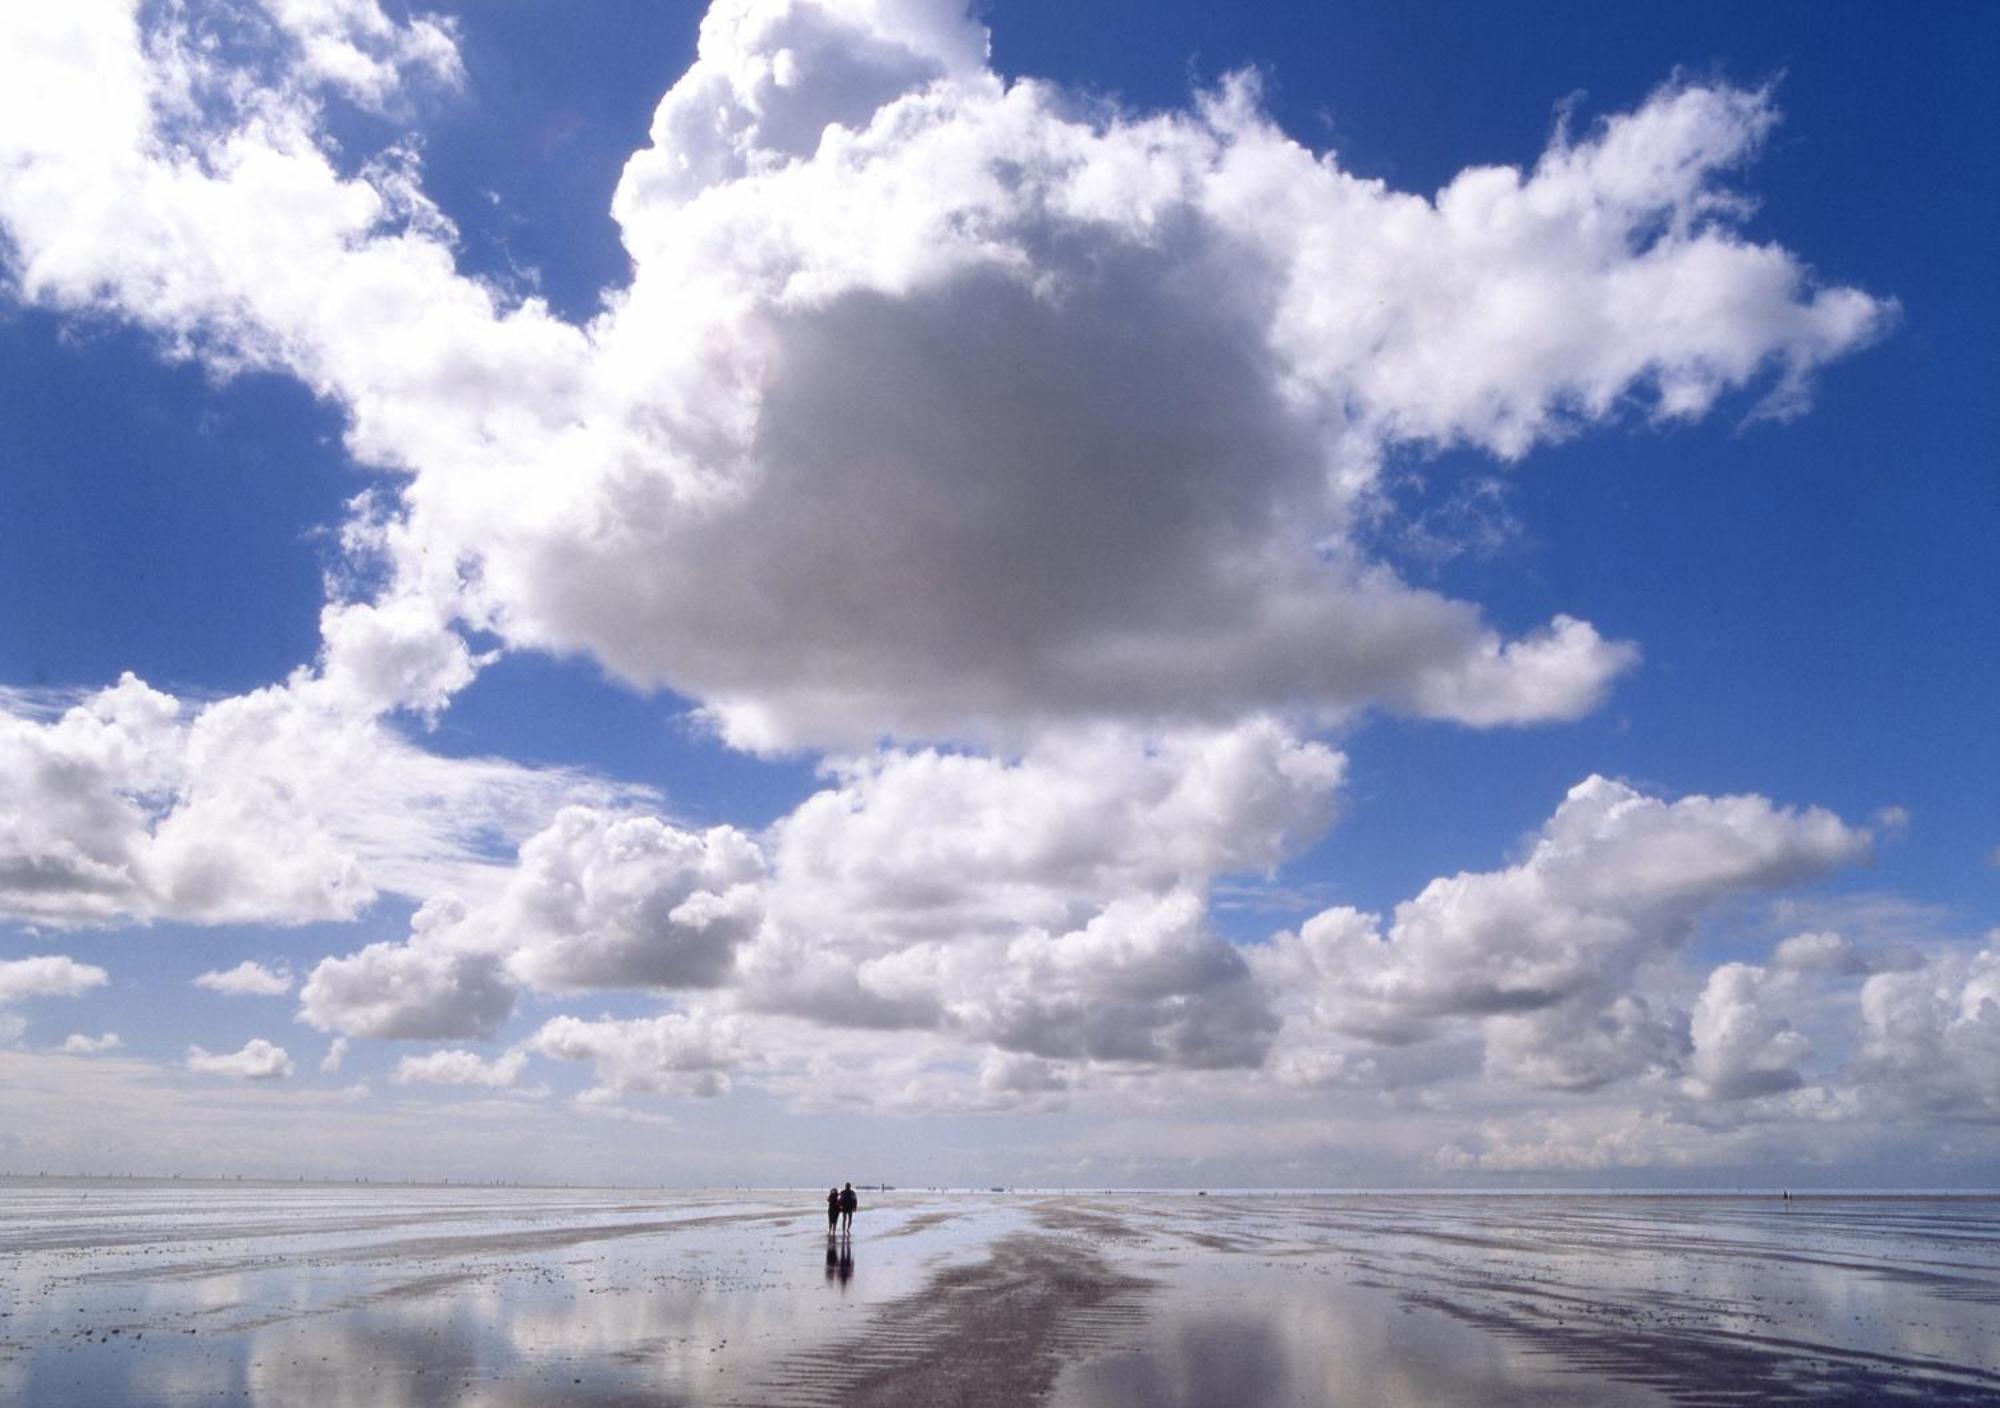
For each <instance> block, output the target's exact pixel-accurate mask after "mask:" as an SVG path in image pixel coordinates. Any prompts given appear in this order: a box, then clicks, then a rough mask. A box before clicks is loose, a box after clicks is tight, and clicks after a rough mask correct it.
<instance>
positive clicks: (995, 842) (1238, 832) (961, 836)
mask: <svg viewBox="0 0 2000 1408" xmlns="http://www.w3.org/2000/svg"><path fill="white" fill-rule="evenodd" d="M1344 765H1345V760H1344V759H1343V758H1342V756H1341V755H1340V754H1338V753H1336V752H1334V751H1333V750H1331V749H1329V748H1327V747H1325V746H1324V745H1321V744H1317V743H1308V742H1301V741H1300V740H1298V739H1297V738H1295V737H1293V736H1292V735H1291V734H1290V733H1288V732H1287V731H1286V730H1284V729H1283V728H1282V727H1280V726H1278V725H1276V724H1275V723H1273V722H1272V721H1270V720H1251V721H1249V722H1246V723H1244V724H1242V725H1240V726H1238V727H1236V728H1234V729H1228V730H1217V731H1185V732H1179V733H1173V734H1169V735H1166V736H1163V737H1158V738H1151V739H1149V738H1146V737H1144V736H1141V735H1135V734H1132V733H1130V732H1127V731H1123V730H1117V729H1105V728H1100V729H1094V730H1086V731H1081V732H1057V733H1053V734H1050V735H1046V736H1044V738H1043V739H1042V740H1041V742H1039V743H1038V744H1037V745H1036V747H1034V748H1033V749H1031V750H1030V751H1028V752H1027V753H1026V754H1025V755H1024V756H1022V757H1020V758H1019V759H1016V760H1013V761H1006V760H1002V759H997V758H991V757H983V756H976V755H966V754H950V753H942V752H938V751H935V750H922V751H916V752H902V751H885V752H882V753H879V754H876V755H874V756H872V757H869V758H865V759H855V760H850V761H848V762H846V763H844V764H841V765H840V766H839V767H837V768H836V769H835V770H834V779H835V782H836V784H837V785H835V786H832V787H829V788H827V789H825V790H823V791H821V792H820V793H818V794H816V795H815V796H813V797H811V798H809V799H808V800H807V801H806V802H805V803H803V804H802V805H801V806H800V807H798V808H797V809H796V810H795V811H794V812H793V813H792V814H791V815H789V816H787V817H786V818H784V819H783V820H781V821H780V822H779V823H778V824H777V825H776V826H774V827H773V829H772V835H771V856H772V865H773V878H772V881H771V883H770V886H769V890H768V894H767V899H766V921H765V924H764V926H763V927H762V928H761V929H760V930H759V932H758V934H757V937H756V938H755V939H754V940H753V941H752V942H751V943H750V944H749V945H748V946H747V947H746V948H745V949H744V950H743V953H742V955H741V959H740V964H739V968H740V973H741V980H742V986H741V994H742V998H743V1000H744V1001H745V1002H747V1003H748V1004H749V1005H751V1006H753V1007H757V1008H760V1009H764V1010H770V1011H782V1012H790V1013H794V1014H797V1015H800V1016H805V1017H808V1018H812V1019H814V1020H816V1021H820V1022H823V1023H828V1024H834V1025H851V1026H860V1027H923V1028H930V1029H933V1030H938V1031H945V1032H950V1033H953V1034H955V1035H957V1036H958V1037H960V1038H961V1039H965V1040H970V1041H973V1042H976V1043H992V1044H994V1045H997V1046H999V1047H1001V1048H1003V1049H1006V1050H1009V1051H1013V1052H1017V1053H1022V1054H1029V1055H1037V1056H1043V1057H1064V1058H1088V1059H1101V1060H1112V1061H1144V1062H1162V1063H1168V1064H1188V1065H1207V1064H1238V1063H1244V1062H1250V1063H1253V1064H1254V1061H1255V1059H1256V1057H1257V1056H1258V1055H1260V1054H1261V1051H1262V1047H1263V1044H1264V1042H1265V1041H1266V1040H1267V1038H1268V1034H1269V1031H1270V1029H1271V1026H1272V1021H1271V1019H1270V1018H1269V1015H1268V1013H1267V1012H1266V1011H1265V1010H1264V1005H1263V1003H1262V1000H1261V998H1260V996H1259V994H1258V993H1257V991H1256V988H1255V985H1254V984H1253V983H1252V982H1251V981H1250V977H1249V973H1248V970H1247V969H1246V968H1245V966H1244V964H1243V961H1242V959H1241V958H1240V956H1239V955H1238V954H1237V953H1236V951H1235V949H1233V948H1232V947H1231V946H1230V945H1229V944H1228V943H1226V942H1225V941H1223V940H1222V939H1221V938H1219V937H1218V936H1216V935H1215V934H1214V933H1213V932H1211V931H1210V929H1209V928H1208V926H1207V922H1206V902H1205V896H1206V890H1207V886H1208V884H1209V882H1210V880H1211V878H1212V877H1213V876H1215V875H1217V874H1224V873H1230V872H1242V871H1257V870H1267V869H1269V868H1271V867H1273V866H1275V865H1277V864H1278V863H1279V862H1280V861H1282V860H1283V859H1285V858H1286V857H1287V856H1289V855H1290V854H1292V853H1293V852H1294V851H1296V850H1297V849H1299V848H1300V847H1302V846H1304V845H1305V844H1307V843H1309V842H1310V841H1311V840H1313V839H1315V838H1316V837H1317V836H1318V835H1319V833H1320V832H1321V831H1322V830H1323V829H1324V828H1325V827H1326V826H1327V825H1328V824H1329V822H1330V821H1331V819H1332V815H1333V802H1334V796H1335V793H1336V791H1337V789H1338V787H1339V784H1340V781H1341V777H1342V774H1343V771H1344Z"/></svg>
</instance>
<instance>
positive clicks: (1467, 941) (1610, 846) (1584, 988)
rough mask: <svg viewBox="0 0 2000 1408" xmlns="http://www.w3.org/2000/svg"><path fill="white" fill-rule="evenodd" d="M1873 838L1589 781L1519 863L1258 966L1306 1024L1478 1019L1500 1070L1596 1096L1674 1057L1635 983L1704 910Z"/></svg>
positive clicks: (1285, 942) (1391, 1030)
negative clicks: (1386, 920)
mask: <svg viewBox="0 0 2000 1408" xmlns="http://www.w3.org/2000/svg"><path fill="white" fill-rule="evenodd" d="M1868 844H1869V836H1868V833H1867V832H1865V831H1860V830H1856V829H1854V828H1851V827H1848V826H1846V825H1844V824H1843V823H1842V822H1841V821H1840V820H1839V818H1837V817H1835V816H1833V815H1832V814H1831V813H1829V812H1825V811H1822V810H1820V809H1818V808H1809V809H1806V810H1803V811H1801V810H1797V809H1793V808H1783V807H1777V806H1774V805H1773V804H1772V803H1770V802H1769V801H1767V800H1766V799H1764V798H1762V797H1755V796H1739V797H1701V796H1695V797H1686V798H1683V799H1681V800H1679V801H1676V802H1666V801H1662V800H1660V799H1658V798H1653V797H1647V796H1644V795H1642V794H1641V793H1639V792H1637V791H1635V790H1633V789H1632V788H1631V787H1628V786H1626V785H1624V784H1622V783H1618V782H1612V781H1610V780H1608V779H1605V778H1601V777H1592V778H1589V779H1587V780H1586V781H1584V782H1582V783H1579V784H1578V785H1577V786H1576V787H1574V788H1572V789H1570V792H1569V795H1568V796H1567V797H1565V798H1564V800H1563V803H1562V805H1561V806H1560V807H1558V808H1557V809H1556V812H1555V814H1554V815H1553V816H1552V817H1551V818H1550V819H1549V820H1548V822H1547V823H1545V824H1544V825H1543V827H1542V828H1541V830H1540V832H1539V833H1538V834H1537V835H1536V837H1535V838H1534V840H1533V843H1532V846H1531V847H1530V849H1529V852H1528V854H1527V857H1526V858H1525V859H1524V860H1522V861H1521V862H1520V863H1519V864H1517V865H1513V866H1510V867H1508V868H1506V869H1504V870H1498V871H1489V872H1485V873H1477V874H1473V873H1467V874H1460V875H1455V876H1450V877H1443V878H1439V879H1437V880H1433V881H1432V882H1431V883H1430V884H1429V885H1427V886H1426V887H1425V888H1424V889H1423V891H1422V892H1421V893H1420V894H1418V895H1417V896H1416V897H1415V898H1414V899H1411V900H1406V901H1404V902H1403V903H1402V904H1400V905H1398V906H1397V907H1396V912H1395V916H1394V919H1393V921H1392V923H1391V924H1390V925H1389V926H1388V927H1387V929H1386V931H1385V930H1384V928H1383V926H1382V923H1381V920H1380V919H1379V917H1377V916H1375V915H1367V914H1361V913H1359V912H1357V911H1355V910H1352V909H1346V908H1336V909H1331V910H1327V911H1325V912H1323V913H1321V914H1319V915H1317V916H1315V917H1314V918H1313V919H1311V920H1308V921H1307V922H1306V923H1305V924H1304V925H1303V926H1301V928H1300V930H1299V931H1298V933H1297V934H1296V935H1293V934H1286V935H1281V936H1280V937H1279V939H1278V940H1277V941H1276V942H1274V943H1273V944H1272V945H1271V946H1270V948H1269V949H1268V950H1265V951H1263V952H1261V953H1258V954H1256V955H1255V956H1254V961H1255V962H1257V964H1258V966H1259V968H1260V971H1261V972H1262V973H1263V974H1264V976H1265V977H1266V980H1267V981H1268V982H1270V983H1271V984H1272V985H1273V986H1274V987H1275V988H1276V989H1277V990H1278V991H1281V992H1285V993H1287V994H1289V998H1290V1006H1291V1007H1292V1009H1293V1011H1294V1012H1295V1013H1296V1014H1297V1019H1298V1020H1299V1021H1301V1023H1302V1030H1306V1031H1309V1030H1315V1029H1316V1030H1320V1031H1325V1032H1331V1033H1334V1034H1338V1035H1341V1036H1345V1037H1347V1038H1350V1039H1356V1040H1360V1041H1363V1042H1375V1043H1398V1042H1409V1041H1416V1040H1420V1039H1422V1038H1424V1037H1426V1036H1429V1035H1431V1034H1433V1033H1434V1032H1436V1031H1438V1030H1440V1029H1441V1024H1442V1026H1443V1027H1444V1028H1447V1029H1448V1028H1449V1026H1450V1024H1451V1023H1453V1022H1454V1021H1464V1020H1466V1019H1473V1020H1479V1021H1481V1022H1482V1024H1483V1026H1484V1029H1485V1033H1486V1036H1487V1051H1486V1054H1487V1063H1488V1068H1489V1070H1490V1071H1491V1072H1492V1073H1494V1074H1496V1075H1500V1076H1506V1077H1512V1078H1515V1079H1523V1080H1526V1081H1528V1082H1530V1083H1534V1084H1544V1085H1552V1086H1556V1087H1561V1088H1571V1089H1587V1088H1589V1087H1591V1086H1593V1085H1598V1084H1602V1083H1604V1082H1606V1081H1610V1080H1614V1079H1619V1078H1622V1077H1626V1076H1630V1075H1633V1074H1637V1073H1639V1072H1642V1071H1645V1070H1666V1069H1671V1068H1672V1067H1673V1066H1674V1064H1675V1063H1676V1061H1677V1060H1678V1058H1679V1056H1680V1054H1681V1051H1680V1048H1681V1046H1682V1043H1683V1042H1684V1040H1685V1038H1683V1037H1681V1036H1680V1035H1679V1034H1678V1023H1677V1022H1676V1021H1675V1020H1673V1018H1672V1016H1671V1015H1670V1014H1667V1013H1661V1012H1656V1011H1654V1010H1653V1009H1652V1008H1651V1007H1649V1006H1648V1004H1647V1003H1646V1002H1645V1001H1644V1000H1643V999H1642V998H1639V997H1636V996H1634V995H1632V994H1631V993H1630V992H1629V987H1630V983H1631V980H1632V978H1633V976H1634V975H1635V973H1637V972H1638V971H1639V970H1640V969H1641V968H1642V967H1643V966H1645V965H1647V964H1649V963H1656V962H1660V961H1663V960H1665V959H1667V958H1669V957H1670V956H1671V955H1672V954H1673V953H1674V951H1675V950H1676V949H1677V948H1678V947H1679V945H1680V944H1681V943H1682V942H1683V941H1684V940H1685V939H1686V938H1687V936H1688V934H1689V932H1690V930H1691V927H1692V925H1693V924H1694V922H1695V920H1696V919H1697V918H1698V917H1699V916H1700V915H1701V914H1702V913H1703V912H1704V911H1705V910H1707V909H1709V908H1711V907H1713V906H1715V905H1716V904H1718V903H1719V902H1721V901H1724V900H1726V899H1728V898H1730V897H1731V896H1733V895H1736V894H1739V893H1742V892H1744V891H1747V890H1753V889H1759V888H1770V887H1776V886H1779V885H1784V884H1790V883H1794V882H1797V881H1801V880H1805V879H1808V878H1810V877H1812V876H1814V875H1817V874H1820V873H1823V872H1824V871H1826V870H1828V869H1830V868H1832V867H1834V866H1837V865H1840V864H1844V863H1847V862H1850V861H1853V860H1856V859H1858V858H1860V857H1861V856H1862V855H1863V854H1865V853H1866V851H1867V848H1868ZM1723 996H1724V994H1722V993H1720V992H1718V994H1717V1000H1718V1001H1721V1000H1722V998H1723ZM1717 1020H1718V1021H1720V1020H1721V1017H1720V1014H1719V1013H1718V1015H1717ZM1712 1035H1717V1036H1718V1037H1719V1032H1718V1033H1715V1034H1712ZM1718 1073H1719V1068H1718Z"/></svg>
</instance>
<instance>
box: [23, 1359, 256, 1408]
mask: <svg viewBox="0 0 2000 1408" xmlns="http://www.w3.org/2000/svg"><path fill="white" fill-rule="evenodd" d="M239 1369H240V1366H239V1364H238V1361H237V1358H236V1356H235V1355H234V1354H216V1353H214V1352H213V1351H212V1349H211V1350H209V1351H204V1352H202V1353H201V1354H200V1355H199V1356H198V1357H197V1355H195V1354H194V1353H190V1352H187V1351H183V1352H181V1353H179V1354H168V1355H166V1356H164V1357H163V1356H161V1355H159V1354H157V1353H154V1352H150V1351H149V1352H148V1353H147V1354H146V1355H145V1356H144V1357H143V1358H141V1359H140V1360H138V1361H137V1363H136V1365H135V1366H134V1368H133V1371H132V1383H133V1401H134V1402H136V1403H217V1402H220V1401H221V1400H222V1399H224V1398H230V1397H234V1396H235V1395H236V1392H237V1389H238V1387H239V1385H238V1376H239ZM5 1388H6V1381H5V1379H0V1400H6V1401H9V1402H11V1401H13V1400H12V1399H11V1398H9V1397H8V1395H7V1394H6V1392H5Z"/></svg>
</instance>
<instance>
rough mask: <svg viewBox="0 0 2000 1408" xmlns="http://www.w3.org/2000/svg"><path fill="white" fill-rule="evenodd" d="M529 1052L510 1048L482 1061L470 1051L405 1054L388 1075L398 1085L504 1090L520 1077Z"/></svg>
mask: <svg viewBox="0 0 2000 1408" xmlns="http://www.w3.org/2000/svg"><path fill="white" fill-rule="evenodd" d="M527 1061H528V1053H527V1052H525V1051H510V1052H508V1053H507V1054H506V1055H504V1056H498V1057H495V1058H494V1059H493V1060H491V1061H483V1060H481V1059H480V1058H479V1056H478V1054H477V1053H476V1052H472V1051H459V1050H450V1051H433V1052H431V1053H430V1054H429V1055H427V1056H405V1057H404V1058H403V1059H402V1060H400V1061H398V1062H397V1063H396V1073H395V1074H394V1075H392V1076H390V1077H389V1079H390V1080H392V1081H394V1082H395V1083H396V1084H397V1085H413V1084H417V1083H423V1084H427V1085H477V1086H485V1087H486V1088H487V1089H489V1090H505V1089H508V1088H509V1087H511V1086H512V1085H513V1084H514V1083H515V1082H516V1081H518V1080H519V1079H520V1078H521V1068H522V1067H523V1066H525V1065H526V1064H527Z"/></svg>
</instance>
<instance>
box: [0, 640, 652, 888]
mask: <svg viewBox="0 0 2000 1408" xmlns="http://www.w3.org/2000/svg"><path fill="white" fill-rule="evenodd" d="M452 639H454V640H455V639H456V638H455V637H454V638H452ZM344 690H345V686H344V685H343V684H342V683H341V672H340V670H339V669H337V668H334V667H333V666H331V665H329V666H328V672H327V673H325V674H315V673H313V672H311V671H304V670H302V671H300V672H298V673H297V674H295V675H294V676H293V678H292V679H291V680H289V681H287V682H286V683H285V684H283V685H280V686H274V687H271V688H268V689H261V690H256V691H254V692H252V693H249V694H245V695H239V696H235V697H232V698H227V699H222V700H218V701H215V702H213V703H209V704H206V705H203V706H199V707H193V708H191V707H189V706H187V705H186V704H184V703H183V702H182V701H181V700H179V699H176V698H174V697H173V696H171V695H167V694H163V693H161V692H160V691H158V690H154V689H152V688H150V687H148V686H147V685H146V684H145V683H144V682H142V681H140V680H138V679H136V678H134V677H133V676H131V675H129V674H128V675H126V676H125V677H124V678H123V679H122V680H121V681H120V682H119V683H118V684H117V685H115V686H113V687H112V688H109V689H105V690H101V691H98V692H97V693H95V694H93V695H91V696H89V697H88V698H86V699H85V700H84V701H83V702H81V703H79V704H76V705H75V706H74V707H72V708H70V709H68V710H66V711H65V712H63V713H62V714H61V715H60V716H59V717H56V718H54V719H52V720H51V719H41V718H36V717H33V716H21V715H12V714H0V914H6V915H10V916H12V917H16V918H21V919H26V920H29V921H32V922H40V923H49V924H57V925H77V924H90V923H104V922H108V921H110V920H112V919H116V918H120V917H132V918H138V919H142V920H146V919H178V920H184V921H194V922H202V923H247V922H265V923H280V924H298V923H305V922H309V921H312V920H316V919H348V918H352V917H354V916H355V915H356V914H358V913H359V912H360V911H361V910H362V909H363V908H365V907H366V906H367V905H368V904H369V903H371V902H372V901H373V900H374V899H375V898H376V896H377V895H378V894H380V893H382V892H384V891H388V892H394V893H401V894H408V895H415V896H422V895H425V894H429V893H431V892H433V891H435V890H436V889H438V888H440V887H444V886H453V887H460V888H467V889H470V888H476V887H478V886H480V885H482V884H486V883H489V882H488V878H487V877H488V876H489V875H490V874H496V873H497V868H496V867H495V866H494V865H493V864H492V863H491V862H490V861H489V860H488V859H487V855H486V853H487V851H488V850H489V849H490V847H491V846H492V844H493V841H494V838H495V837H496V836H497V837H502V838H505V837H510V836H512V837H518V836H520V835H523V834H525V833H526V832H527V831H529V830H532V829H533V828H534V827H536V826H539V825H541V824H542V823H543V822H544V821H545V820H546V818H547V817H548V815H549V814H550V813H552V812H553V811H554V810H555V809H556V808H557V807H558V806H559V805H560V804H561V802H562V801H564V800H567V799H591V800H599V801H602V800H604V799H606V798H609V797H612V796H615V795H617V793H616V791H615V790H614V789H612V788H609V787H607V786H605V785H604V784H602V783H599V782H597V781H595V780H593V779H591V778H588V777H585V776H582V775H579V774H575V773H569V772H563V771H560V770H550V771H537V770H534V769H529V768H523V767H520V766H517V765H515V764H512V763H506V762H502V761H498V760H492V759H478V758H474V759H449V758H442V757H438V756H435V755H433V754H430V753H427V752H425V751H424V750H422V749H420V748H418V747H417V746H415V745H414V744H412V743H410V742H409V741H408V740H406V739H405V738H404V737H403V736H402V735H401V734H400V733H399V732H398V731H397V730H396V728H395V727H394V726H393V725H392V724H391V723H389V722H388V721H386V720H384V719H382V718H379V717H377V716H376V713H375V712H374V711H375V710H376V709H378V708H380V707H382V700H381V699H379V698H367V699H361V698H356V697H354V695H353V693H352V692H343V691H344Z"/></svg>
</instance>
